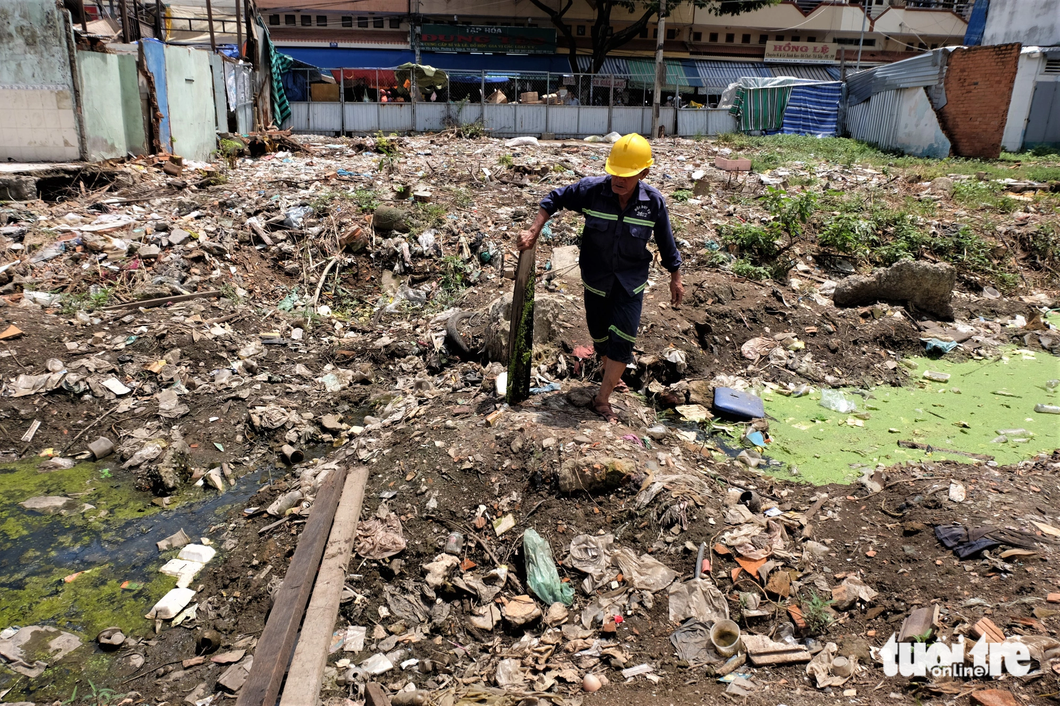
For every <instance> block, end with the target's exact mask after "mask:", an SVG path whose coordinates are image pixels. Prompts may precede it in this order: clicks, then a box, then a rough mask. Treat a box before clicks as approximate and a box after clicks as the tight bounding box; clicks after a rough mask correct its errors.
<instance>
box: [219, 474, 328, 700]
mask: <svg viewBox="0 0 1060 706" xmlns="http://www.w3.org/2000/svg"><path fill="white" fill-rule="evenodd" d="M345 481H346V469H345V468H343V467H340V468H337V469H335V470H334V471H332V472H331V473H329V474H328V477H327V479H326V480H325V481H324V485H323V487H321V489H320V491H319V492H318V493H317V497H316V501H315V502H314V503H313V510H312V512H311V513H310V514H309V520H307V521H306V525H305V529H304V530H302V536H301V537H299V538H298V546H297V547H296V548H295V550H294V556H292V557H291V564H290V566H288V567H287V574H286V575H285V576H284V578H283V583H282V584H280V588H279V589H278V590H277V591H276V595H275V596H274V597H273V604H272V605H273V607H272V613H270V614H269V620H268V622H267V623H266V624H265V630H263V631H262V633H261V638H260V639H259V640H258V647H257V649H256V650H255V652H254V666H253V667H252V668H251V670H250V677H249V678H248V679H247V683H246V685H245V686H244V687H243V689H242V691H240V692H239V699H237V700H236V706H273V705H274V704H275V703H276V697H278V696H279V695H280V683H281V682H282V681H283V675H284V672H285V671H286V670H287V663H288V661H290V659H291V651H292V650H293V649H294V641H295V638H296V637H297V635H298V626H299V625H300V624H301V622H302V614H303V613H304V612H305V607H306V603H307V602H308V601H309V593H310V591H311V590H312V588H313V578H314V577H315V576H316V573H317V568H318V567H319V566H320V557H321V556H322V555H323V554H324V545H325V544H327V541H328V534H329V533H330V531H331V523H332V521H333V520H334V519H335V511H336V510H337V509H338V506H339V498H340V497H341V496H342V487H343V484H344V483H345Z"/></svg>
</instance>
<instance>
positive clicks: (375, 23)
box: [372, 17, 383, 29]
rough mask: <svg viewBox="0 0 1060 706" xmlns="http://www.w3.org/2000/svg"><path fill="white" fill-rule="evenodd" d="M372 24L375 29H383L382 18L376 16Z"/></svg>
mask: <svg viewBox="0 0 1060 706" xmlns="http://www.w3.org/2000/svg"><path fill="white" fill-rule="evenodd" d="M372 26H373V27H375V28H376V29H383V18H382V17H376V18H375V19H374V20H372Z"/></svg>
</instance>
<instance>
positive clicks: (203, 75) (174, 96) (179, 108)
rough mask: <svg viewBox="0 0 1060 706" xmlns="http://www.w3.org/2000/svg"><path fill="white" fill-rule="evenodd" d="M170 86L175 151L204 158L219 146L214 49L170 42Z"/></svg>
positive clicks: (200, 158)
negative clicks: (212, 50) (180, 45)
mask: <svg viewBox="0 0 1060 706" xmlns="http://www.w3.org/2000/svg"><path fill="white" fill-rule="evenodd" d="M165 54H166V90H167V92H168V94H169V125H170V130H171V132H172V134H173V154H179V155H180V156H182V157H186V158H188V159H194V160H199V161H203V160H206V159H209V157H210V153H212V152H213V151H214V150H215V149H217V113H216V111H215V109H214V90H213V71H211V70H210V52H208V51H204V50H201V49H193V48H191V47H178V46H174V45H171V44H170V45H166V48H165Z"/></svg>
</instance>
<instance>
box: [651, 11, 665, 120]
mask: <svg viewBox="0 0 1060 706" xmlns="http://www.w3.org/2000/svg"><path fill="white" fill-rule="evenodd" d="M657 32H658V34H657V35H656V37H655V90H654V91H652V99H651V139H653V140H654V139H657V138H658V137H659V110H660V107H659V100H660V99H661V95H660V92H661V91H662V87H663V82H664V81H665V80H666V64H664V63H663V42H664V41H666V0H659V29H658V30H657Z"/></svg>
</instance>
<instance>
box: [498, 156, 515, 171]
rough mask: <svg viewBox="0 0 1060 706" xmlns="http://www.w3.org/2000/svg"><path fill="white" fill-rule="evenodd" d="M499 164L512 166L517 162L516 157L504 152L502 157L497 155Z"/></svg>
mask: <svg viewBox="0 0 1060 706" xmlns="http://www.w3.org/2000/svg"><path fill="white" fill-rule="evenodd" d="M497 164H499V165H501V166H502V167H508V168H511V167H512V166H513V165H514V164H515V157H513V156H511V155H510V154H502V155H501V156H500V157H497Z"/></svg>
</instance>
